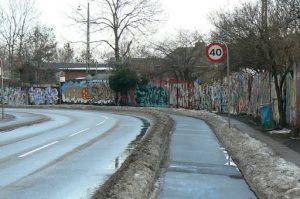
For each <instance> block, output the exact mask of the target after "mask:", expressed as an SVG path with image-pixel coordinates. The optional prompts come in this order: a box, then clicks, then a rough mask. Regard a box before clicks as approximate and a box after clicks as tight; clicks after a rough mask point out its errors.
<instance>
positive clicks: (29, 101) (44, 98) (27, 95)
mask: <svg viewBox="0 0 300 199" xmlns="http://www.w3.org/2000/svg"><path fill="white" fill-rule="evenodd" d="M58 99H59V96H58V89H57V88H51V87H46V88H34V87H30V88H20V87H5V88H4V92H3V101H4V103H5V104H8V105H12V106H16V105H40V104H43V105H45V104H57V101H58Z"/></svg>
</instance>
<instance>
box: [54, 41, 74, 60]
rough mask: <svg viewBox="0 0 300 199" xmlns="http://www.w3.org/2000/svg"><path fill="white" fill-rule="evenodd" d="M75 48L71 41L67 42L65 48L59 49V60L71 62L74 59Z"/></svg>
mask: <svg viewBox="0 0 300 199" xmlns="http://www.w3.org/2000/svg"><path fill="white" fill-rule="evenodd" d="M74 56H75V54H74V49H73V48H72V47H71V44H70V43H65V44H64V47H63V48H58V49H57V61H58V62H63V63H71V62H72V61H74Z"/></svg>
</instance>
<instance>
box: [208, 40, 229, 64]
mask: <svg viewBox="0 0 300 199" xmlns="http://www.w3.org/2000/svg"><path fill="white" fill-rule="evenodd" d="M225 54H226V48H225V46H224V44H222V43H219V42H213V43H211V44H209V45H208V46H207V47H206V56H207V58H208V59H209V60H210V61H212V62H220V61H222V60H223V59H224V58H225Z"/></svg>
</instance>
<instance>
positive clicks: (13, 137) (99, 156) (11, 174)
mask: <svg viewBox="0 0 300 199" xmlns="http://www.w3.org/2000/svg"><path fill="white" fill-rule="evenodd" d="M6 113H8V114H11V115H14V116H15V117H16V118H18V119H21V120H22V118H23V119H24V118H27V119H28V118H32V117H37V116H38V115H44V116H47V117H48V118H49V120H48V121H46V122H42V123H39V124H35V125H30V126H24V127H21V128H17V129H14V130H11V131H5V132H2V133H0V176H1V177H0V198H9V199H14V198H16V199H19V198H22V199H26V198H30V199H32V198H39V199H43V198H47V199H51V198H53V199H57V198H64V199H69V198H70V199H71V198H72V199H76V198H78V199H79V198H88V197H89V195H90V194H91V193H93V191H94V189H95V188H96V187H97V186H99V185H100V184H101V183H102V182H104V180H105V179H106V178H108V176H109V175H111V174H112V173H113V172H114V171H115V168H116V167H119V165H120V162H121V161H122V160H120V158H119V157H120V154H122V153H123V152H124V151H125V150H126V148H127V146H128V145H129V143H130V142H131V141H132V140H134V139H135V137H136V136H137V135H138V134H139V133H140V129H141V126H142V125H143V124H142V121H141V120H139V119H137V118H133V117H129V116H124V115H123V116H122V115H115V114H110V113H100V112H93V111H76V110H47V109H7V110H6ZM1 125H3V124H0V126H1Z"/></svg>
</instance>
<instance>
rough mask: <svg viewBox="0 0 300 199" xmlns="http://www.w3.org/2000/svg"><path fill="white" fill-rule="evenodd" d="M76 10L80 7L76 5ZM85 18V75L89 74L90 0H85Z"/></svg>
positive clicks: (79, 9)
mask: <svg viewBox="0 0 300 199" xmlns="http://www.w3.org/2000/svg"><path fill="white" fill-rule="evenodd" d="M77 11H81V7H80V6H78V8H77ZM86 14H87V18H86V21H84V22H86V52H85V59H86V76H88V74H89V70H90V2H89V0H87V13H86Z"/></svg>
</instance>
